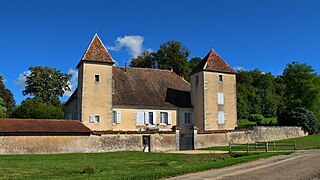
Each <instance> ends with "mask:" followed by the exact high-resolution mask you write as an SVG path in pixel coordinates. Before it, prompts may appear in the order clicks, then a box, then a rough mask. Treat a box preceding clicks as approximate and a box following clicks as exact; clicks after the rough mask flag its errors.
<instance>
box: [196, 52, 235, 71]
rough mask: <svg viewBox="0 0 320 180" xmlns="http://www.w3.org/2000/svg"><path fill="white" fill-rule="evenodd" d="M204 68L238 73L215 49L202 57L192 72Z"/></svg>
mask: <svg viewBox="0 0 320 180" xmlns="http://www.w3.org/2000/svg"><path fill="white" fill-rule="evenodd" d="M202 70H208V71H214V72H222V73H233V74H235V73H236V71H235V70H234V69H232V68H231V67H230V66H229V65H228V64H227V63H226V62H225V61H224V60H223V59H222V58H221V57H220V56H219V55H218V54H217V53H216V52H215V51H214V50H213V49H212V50H211V51H210V52H209V53H208V54H207V55H206V57H204V58H203V59H202V61H201V62H200V63H199V64H198V66H197V67H195V68H194V69H193V70H192V72H191V74H194V73H197V72H199V71H202Z"/></svg>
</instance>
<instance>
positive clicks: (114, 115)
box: [112, 111, 121, 124]
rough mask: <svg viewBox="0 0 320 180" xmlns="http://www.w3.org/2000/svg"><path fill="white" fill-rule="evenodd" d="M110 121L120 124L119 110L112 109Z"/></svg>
mask: <svg viewBox="0 0 320 180" xmlns="http://www.w3.org/2000/svg"><path fill="white" fill-rule="evenodd" d="M112 123H113V124H120V123H121V112H120V111H112Z"/></svg>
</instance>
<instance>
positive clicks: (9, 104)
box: [0, 75, 16, 117]
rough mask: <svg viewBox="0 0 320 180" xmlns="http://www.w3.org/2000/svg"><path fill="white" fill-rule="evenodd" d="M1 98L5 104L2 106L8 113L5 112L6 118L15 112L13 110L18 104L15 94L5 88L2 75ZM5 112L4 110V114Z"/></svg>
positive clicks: (0, 77)
mask: <svg viewBox="0 0 320 180" xmlns="http://www.w3.org/2000/svg"><path fill="white" fill-rule="evenodd" d="M0 98H1V99H2V101H3V103H4V105H2V106H3V107H5V108H6V112H5V116H4V117H9V116H10V114H11V112H12V111H13V109H14V108H15V106H16V102H15V100H14V98H13V94H12V93H11V91H10V90H9V89H7V88H6V87H5V85H4V83H3V79H2V76H1V75H0ZM0 106H1V105H0ZM0 111H1V110H0ZM3 111H4V109H2V112H3Z"/></svg>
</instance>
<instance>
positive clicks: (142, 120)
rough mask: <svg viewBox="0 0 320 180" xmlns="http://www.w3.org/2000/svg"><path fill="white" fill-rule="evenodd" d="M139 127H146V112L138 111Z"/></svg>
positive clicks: (137, 120)
mask: <svg viewBox="0 0 320 180" xmlns="http://www.w3.org/2000/svg"><path fill="white" fill-rule="evenodd" d="M136 122H137V125H144V112H143V111H138V112H137V114H136Z"/></svg>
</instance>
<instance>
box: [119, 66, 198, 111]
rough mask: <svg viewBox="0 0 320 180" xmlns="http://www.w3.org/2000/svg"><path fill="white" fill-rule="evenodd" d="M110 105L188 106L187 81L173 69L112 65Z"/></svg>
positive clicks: (189, 89) (188, 92)
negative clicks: (113, 88) (112, 80)
mask: <svg viewBox="0 0 320 180" xmlns="http://www.w3.org/2000/svg"><path fill="white" fill-rule="evenodd" d="M113 76H114V82H115V91H114V95H113V105H114V106H153V107H192V105H191V99H190V91H191V86H190V84H189V83H188V82H187V81H185V80H184V79H183V78H182V77H180V76H178V75H177V74H176V73H174V72H171V71H168V70H161V69H149V68H126V69H125V68H121V67H113Z"/></svg>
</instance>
